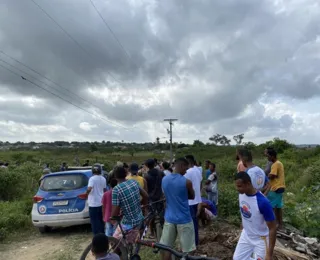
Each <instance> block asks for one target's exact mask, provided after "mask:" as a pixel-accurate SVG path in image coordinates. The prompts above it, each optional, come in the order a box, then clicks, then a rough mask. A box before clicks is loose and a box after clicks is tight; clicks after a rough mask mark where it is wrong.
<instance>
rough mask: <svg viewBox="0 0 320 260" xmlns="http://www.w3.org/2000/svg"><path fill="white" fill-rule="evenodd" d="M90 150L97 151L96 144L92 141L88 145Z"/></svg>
mask: <svg viewBox="0 0 320 260" xmlns="http://www.w3.org/2000/svg"><path fill="white" fill-rule="evenodd" d="M90 150H91V152H96V151H98V146H97V145H95V144H94V143H92V144H91V145H90Z"/></svg>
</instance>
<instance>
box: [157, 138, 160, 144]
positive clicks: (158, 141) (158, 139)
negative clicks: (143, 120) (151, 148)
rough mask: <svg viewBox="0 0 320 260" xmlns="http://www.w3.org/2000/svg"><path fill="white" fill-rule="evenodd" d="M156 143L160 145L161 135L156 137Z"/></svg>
mask: <svg viewBox="0 0 320 260" xmlns="http://www.w3.org/2000/svg"><path fill="white" fill-rule="evenodd" d="M156 145H157V146H159V145H160V137H157V138H156Z"/></svg>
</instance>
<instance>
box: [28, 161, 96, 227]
mask: <svg viewBox="0 0 320 260" xmlns="http://www.w3.org/2000/svg"><path fill="white" fill-rule="evenodd" d="M81 168H82V169H81ZM81 168H80V169H79V168H78V169H77V170H68V171H63V172H56V173H50V174H47V175H45V176H44V177H43V178H42V179H41V181H40V186H39V190H38V192H37V194H36V195H35V196H34V197H33V207H32V212H31V218H32V223H33V225H34V226H35V227H37V228H38V229H39V231H40V232H41V233H44V232H47V231H49V230H50V229H51V228H53V227H68V226H75V225H82V224H88V223H90V218H89V208H88V203H87V197H88V196H87V193H86V191H87V187H88V181H89V178H90V177H91V176H92V170H91V167H90V168H89V167H81ZM69 169H70V168H69Z"/></svg>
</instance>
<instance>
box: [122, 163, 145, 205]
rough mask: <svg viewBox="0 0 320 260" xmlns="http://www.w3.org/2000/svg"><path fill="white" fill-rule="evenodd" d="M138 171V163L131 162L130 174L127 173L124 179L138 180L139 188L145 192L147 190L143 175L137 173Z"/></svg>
mask: <svg viewBox="0 0 320 260" xmlns="http://www.w3.org/2000/svg"><path fill="white" fill-rule="evenodd" d="M138 172H139V165H138V164H137V163H132V164H131V165H130V167H129V173H131V174H130V175H128V176H127V178H126V179H127V180H135V181H136V182H138V184H139V186H140V188H141V189H144V190H145V191H146V192H148V187H147V182H146V180H145V179H144V178H143V177H141V176H139V175H138ZM141 199H142V197H141Z"/></svg>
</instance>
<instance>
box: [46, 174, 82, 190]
mask: <svg viewBox="0 0 320 260" xmlns="http://www.w3.org/2000/svg"><path fill="white" fill-rule="evenodd" d="M87 185H88V177H87V176H85V175H83V174H70V175H65V174H64V175H56V176H50V175H49V176H46V177H45V178H44V179H43V180H42V181H41V184H40V189H41V190H44V191H62V190H76V189H80V188H83V187H85V186H87Z"/></svg>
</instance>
